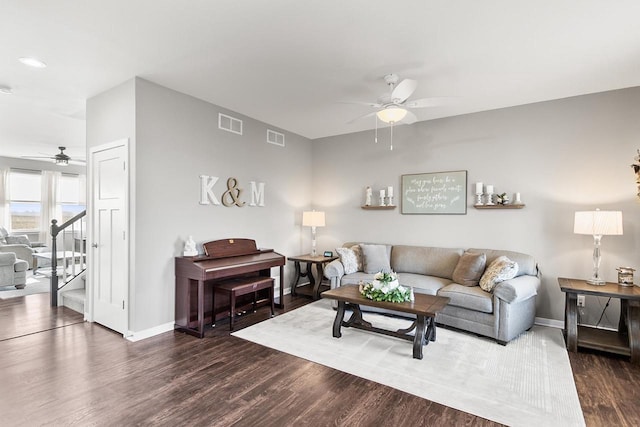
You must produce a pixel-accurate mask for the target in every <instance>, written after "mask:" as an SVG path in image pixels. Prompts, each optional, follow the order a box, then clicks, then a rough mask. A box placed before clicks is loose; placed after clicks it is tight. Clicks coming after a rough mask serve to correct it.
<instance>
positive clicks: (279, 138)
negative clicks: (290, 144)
mask: <svg viewBox="0 0 640 427" xmlns="http://www.w3.org/2000/svg"><path fill="white" fill-rule="evenodd" d="M267 142H268V143H269V144H275V145H279V146H280V147H284V134H283V133H280V132H276V131H274V130H271V129H267Z"/></svg>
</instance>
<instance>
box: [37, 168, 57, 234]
mask: <svg viewBox="0 0 640 427" xmlns="http://www.w3.org/2000/svg"><path fill="white" fill-rule="evenodd" d="M61 176H62V173H60V172H56V171H42V216H41V218H40V221H41V222H40V229H41V230H42V231H41V232H40V239H39V240H40V241H41V242H45V243H46V245H47V246H48V247H51V220H52V219H57V220H58V225H62V208H61V206H60V203H59V202H58V193H59V191H58V188H59V181H60V177H61Z"/></svg>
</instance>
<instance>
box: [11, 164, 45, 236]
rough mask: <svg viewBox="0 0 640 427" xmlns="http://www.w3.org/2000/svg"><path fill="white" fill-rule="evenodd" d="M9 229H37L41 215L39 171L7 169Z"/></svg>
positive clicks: (40, 179)
mask: <svg viewBox="0 0 640 427" xmlns="http://www.w3.org/2000/svg"><path fill="white" fill-rule="evenodd" d="M9 197H10V199H9V212H10V214H11V231H39V230H40V219H41V217H42V174H41V173H40V171H29V170H19V169H11V170H10V171H9Z"/></svg>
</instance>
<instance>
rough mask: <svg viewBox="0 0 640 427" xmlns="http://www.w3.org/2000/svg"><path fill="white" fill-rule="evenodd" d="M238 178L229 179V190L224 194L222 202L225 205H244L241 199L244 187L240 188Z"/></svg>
mask: <svg viewBox="0 0 640 427" xmlns="http://www.w3.org/2000/svg"><path fill="white" fill-rule="evenodd" d="M237 185H238V180H236V179H235V178H229V179H227V191H225V192H224V193H223V194H222V204H223V205H225V206H227V207H228V206H231V205H236V206H239V207H242V206H244V202H243V201H241V200H240V195H241V194H242V188H238V187H237Z"/></svg>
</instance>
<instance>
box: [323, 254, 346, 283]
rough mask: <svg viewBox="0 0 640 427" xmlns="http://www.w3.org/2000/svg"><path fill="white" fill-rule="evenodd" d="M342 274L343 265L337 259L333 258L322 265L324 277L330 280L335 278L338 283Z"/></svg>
mask: <svg viewBox="0 0 640 427" xmlns="http://www.w3.org/2000/svg"><path fill="white" fill-rule="evenodd" d="M342 276H344V266H343V265H342V263H341V262H340V260H339V259H334V260H333V261H331V262H330V263H329V264H327V265H326V266H325V267H324V277H326V278H327V279H329V280H331V281H332V282H333V281H334V279H335V280H336V281H337V283H338V284H340V279H341V278H342Z"/></svg>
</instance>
